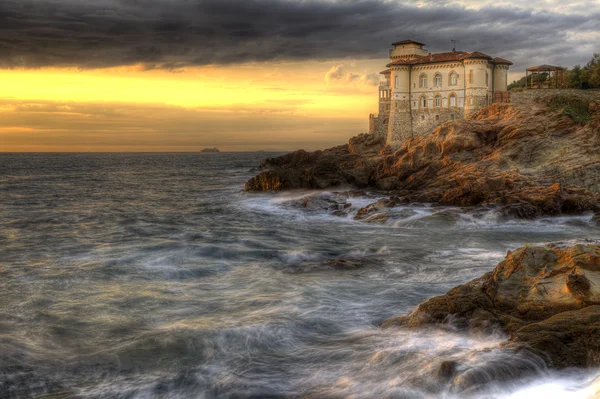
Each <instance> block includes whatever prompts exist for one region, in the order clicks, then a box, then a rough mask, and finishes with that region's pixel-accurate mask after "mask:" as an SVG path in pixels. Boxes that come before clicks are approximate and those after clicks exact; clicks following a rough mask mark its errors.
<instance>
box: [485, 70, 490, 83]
mask: <svg viewBox="0 0 600 399" xmlns="http://www.w3.org/2000/svg"><path fill="white" fill-rule="evenodd" d="M489 81H490V75H489V74H488V71H485V85H486V86H489V85H490V83H489Z"/></svg>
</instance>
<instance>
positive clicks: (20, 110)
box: [0, 0, 600, 152]
mask: <svg viewBox="0 0 600 399" xmlns="http://www.w3.org/2000/svg"><path fill="white" fill-rule="evenodd" d="M404 39H413V40H417V41H420V42H423V43H426V44H427V49H428V50H430V51H431V52H443V51H450V50H451V48H452V43H451V42H450V40H452V39H455V40H458V45H457V49H458V50H462V51H481V52H484V53H486V54H489V55H492V56H500V57H502V58H506V59H509V60H511V61H513V62H514V65H513V66H512V68H511V73H510V75H509V78H510V79H517V78H519V77H520V76H522V75H523V74H524V69H525V68H526V67H527V66H532V65H538V64H554V65H562V66H566V67H572V66H573V65H576V64H585V63H586V62H587V61H588V60H589V59H590V58H591V57H592V55H593V53H594V52H600V0H587V1H577V0H573V1H571V0H562V1H558V0H528V1H507V0H479V1H475V0H436V1H434V0H407V1H399V0H1V1H0V82H1V84H0V152H4V151H7V152H17V151H77V152H79V151H83V152H87V151H197V150H199V149H201V148H204V147H213V146H216V147H218V148H220V149H221V150H223V151H254V150H281V151H288V150H294V149H298V148H304V149H307V150H314V149H322V148H327V147H329V146H333V145H338V144H341V143H343V142H346V141H347V140H348V138H350V137H351V136H354V135H356V134H358V133H362V132H366V131H367V128H368V115H369V113H374V112H376V111H377V88H376V85H377V84H378V83H377V82H378V80H379V79H380V77H379V74H378V73H379V72H380V71H381V70H383V69H385V64H386V61H387V58H386V57H387V51H388V50H389V49H390V43H392V42H394V41H398V40H404Z"/></svg>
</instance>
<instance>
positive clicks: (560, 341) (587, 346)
mask: <svg viewBox="0 0 600 399" xmlns="http://www.w3.org/2000/svg"><path fill="white" fill-rule="evenodd" d="M509 346H514V347H525V348H527V349H529V350H531V351H533V352H534V353H536V354H537V355H539V356H540V357H542V358H543V359H544V360H545V361H546V363H548V365H550V366H552V367H557V368H565V367H597V366H599V365H600V306H588V307H586V308H583V309H579V310H573V311H568V312H562V313H558V314H556V315H554V316H552V317H550V318H548V319H546V320H543V321H540V322H537V323H532V324H529V325H527V326H525V327H523V328H521V329H519V330H518V331H517V332H516V333H514V334H513V336H512V338H511V343H510V345H509Z"/></svg>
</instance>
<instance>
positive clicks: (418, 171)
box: [246, 91, 600, 218]
mask: <svg viewBox="0 0 600 399" xmlns="http://www.w3.org/2000/svg"><path fill="white" fill-rule="evenodd" d="M564 95H565V94H561V92H560V91H553V92H552V93H551V94H545V93H543V94H538V93H536V95H532V94H531V93H530V92H524V93H516V95H515V96H514V102H513V103H512V104H492V105H490V106H489V107H486V108H484V109H483V110H481V111H480V112H478V113H476V114H474V115H472V116H471V117H470V119H468V120H463V121H452V122H448V123H445V124H442V125H440V126H439V127H438V128H437V129H435V130H433V131H432V132H430V133H428V134H426V135H424V136H419V137H415V138H412V139H409V140H407V141H406V142H404V144H403V145H402V146H401V147H400V148H399V149H397V150H396V151H395V152H392V151H391V149H390V148H389V147H383V143H381V142H380V141H377V140H375V139H374V138H373V136H370V135H360V136H357V137H354V138H352V139H351V140H350V143H349V144H348V145H345V146H340V147H335V148H332V149H329V150H325V151H317V152H312V153H308V152H306V151H303V150H300V151H296V152H294V153H291V154H287V155H284V156H282V157H279V158H274V159H268V160H266V161H265V162H263V165H262V168H263V170H264V171H263V172H262V173H260V174H259V175H257V176H256V177H254V178H253V179H251V180H250V181H248V183H247V184H246V190H248V191H270V190H288V189H294V188H328V187H335V186H343V185H353V186H356V187H361V188H366V187H370V188H373V189H377V190H384V191H393V194H394V195H395V196H397V197H399V201H401V202H427V203H438V204H442V205H453V206H474V205H494V206H499V207H502V208H503V213H504V214H505V215H506V216H508V217H512V216H515V217H522V218H534V217H538V216H540V215H554V214H560V213H579V212H582V211H587V210H592V211H596V212H598V211H600V153H599V152H598V151H597V148H598V146H599V145H600V109H599V108H600V107H599V106H597V104H599V103H600V102H598V100H591V101H590V100H589V99H588V98H587V97H585V96H587V93H586V94H585V96H584V95H583V94H582V98H581V99H580V100H578V98H577V97H576V98H575V99H572V98H571V97H569V101H570V103H573V101H582V102H585V104H588V103H589V106H588V108H589V118H587V119H586V122H585V123H583V124H582V123H580V122H578V121H576V120H575V119H573V118H572V117H571V116H570V115H569V114H568V112H567V111H566V110H565V109H562V108H556V107H555V104H557V98H558V99H560V98H562V97H560V96H564ZM569 96H577V92H575V94H573V93H572V92H569ZM558 103H560V102H558Z"/></svg>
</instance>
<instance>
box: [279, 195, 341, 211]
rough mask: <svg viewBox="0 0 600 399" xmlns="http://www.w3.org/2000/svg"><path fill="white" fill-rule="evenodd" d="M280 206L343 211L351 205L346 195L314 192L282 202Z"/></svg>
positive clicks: (309, 209)
mask: <svg viewBox="0 0 600 399" xmlns="http://www.w3.org/2000/svg"><path fill="white" fill-rule="evenodd" d="M282 206H284V207H285V206H288V207H293V208H300V209H303V210H306V211H323V210H325V211H343V210H344V209H347V208H349V207H350V206H352V205H351V204H349V203H347V202H346V197H345V196H343V195H335V194H315V195H310V196H306V197H302V198H299V199H293V200H289V201H286V202H283V203H282Z"/></svg>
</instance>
